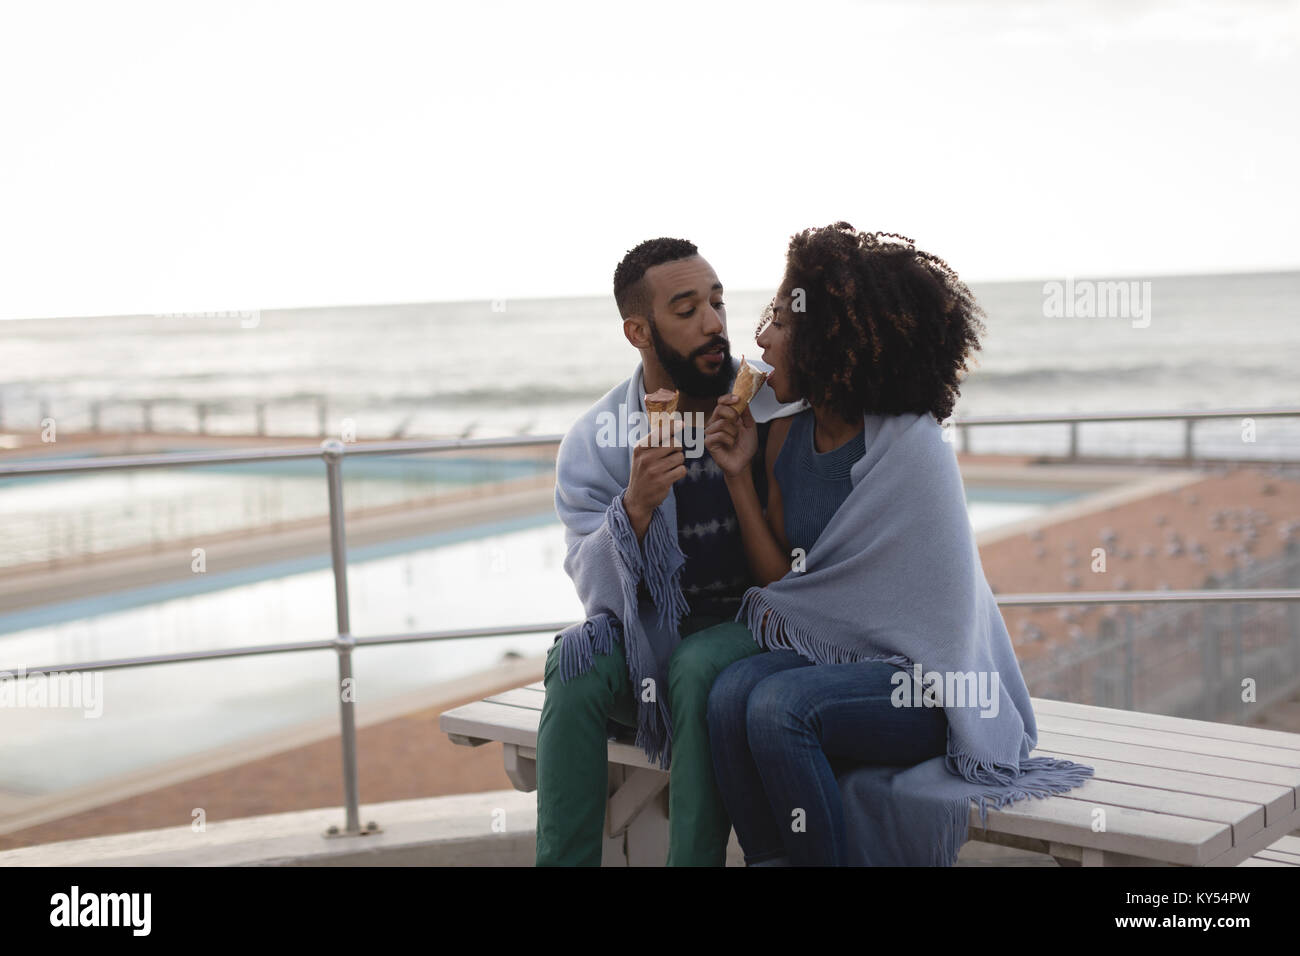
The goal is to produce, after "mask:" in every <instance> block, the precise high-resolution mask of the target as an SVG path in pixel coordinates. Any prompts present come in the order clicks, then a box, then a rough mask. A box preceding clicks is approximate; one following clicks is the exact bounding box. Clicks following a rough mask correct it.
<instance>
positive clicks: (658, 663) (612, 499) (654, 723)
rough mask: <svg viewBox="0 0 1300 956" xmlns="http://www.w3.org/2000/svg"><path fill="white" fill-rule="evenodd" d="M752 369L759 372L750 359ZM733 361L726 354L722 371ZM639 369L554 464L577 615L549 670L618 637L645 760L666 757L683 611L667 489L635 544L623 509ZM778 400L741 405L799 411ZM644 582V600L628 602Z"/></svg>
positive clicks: (571, 672)
mask: <svg viewBox="0 0 1300 956" xmlns="http://www.w3.org/2000/svg"><path fill="white" fill-rule="evenodd" d="M754 364H755V365H756V366H758V367H760V368H767V366H763V364H762V363H761V362H755V363H754ZM739 367H740V360H739V359H737V358H735V357H733V358H732V368H733V369H738V368H739ZM642 378H643V375H642V366H641V364H640V363H638V364H637V367H636V371H635V372H633V373H632V376H631V378H629V379H627V380H626V381H624V382H622V383H620V384H619V385H616V386H614V388H612V389H610V390H609V391H608V392H607V393H606V394H605V395H604V397H602V398H601V399H600V400H599V401H598V402H596V404H595V405H593V406H592V407H591V408H590V409H588V410H587V411H586V412H585V413H584V414H583V415H582V417H581V418H579V419H578V420H577V421H576V422H575V423H574V424H573V426H572V427H571V428H570V429H569V431H568V432H567V433H566V434H565V436H564V439H563V440H562V441H561V442H560V449H559V452H558V453H557V456H556V461H555V510H556V513H557V514H558V515H559V517H560V521H561V522H563V524H564V541H565V546H566V549H567V554H566V556H565V559H564V570H565V572H567V573H568V575H569V577H570V578H572V579H573V583H574V586H575V587H576V588H577V590H578V598H579V600H581V601H582V607H583V610H584V611H585V613H586V615H587V619H586V620H585V621H582V622H580V623H578V624H574V625H572V626H571V627H568V628H566V629H565V630H563V631H561V632H560V633H559V634H558V635H557V636H556V640H557V641H559V642H562V646H561V648H560V664H559V676H560V680H562V681H568V680H570V679H572V678H573V677H575V676H577V675H578V674H583V673H586V672H587V670H588V669H590V667H591V660H592V654H593V653H596V654H608V653H610V652H611V651H612V650H613V647H614V641H616V640H621V641H622V644H623V651H624V654H625V655H626V657H627V669H628V677H629V678H630V679H631V681H632V690H633V693H634V695H635V697H636V701H637V732H636V745H637V746H638V747H640V748H641V749H642V750H643V751H645V754H646V756H647V757H648V758H649V759H650V761H651V762H652V763H653V762H655V761H658V763H659V766H660V767H663V768H665V769H666V768H667V767H668V764H669V761H670V759H671V746H672V715H671V714H670V713H669V709H668V700H667V689H668V661H669V659H670V658H671V657H672V653H673V650H674V649H675V648H676V647H677V645H678V644H679V643H680V641H681V635H680V633H679V632H678V623H679V622H680V621H681V619H682V617H684V616H685V615H686V614H689V613H690V607H689V605H688V604H687V603H686V598H685V596H684V595H683V594H682V590H681V577H682V566H683V565H684V564H685V563H686V556H685V555H684V554H682V551H681V548H680V547H678V544H677V500H676V497H675V493H674V492H669V494H668V497H667V498H665V499H664V501H663V503H662V504H661V505H660V506H659V507H658V508H656V509H655V511H654V513H653V514H652V515H651V517H650V527H649V528H648V529H647V531H646V534H645V539H644V542H643V543H641V544H638V542H637V539H636V532H635V531H633V530H632V525H631V523H630V522H629V521H628V517H627V512H626V511H625V510H624V509H623V501H622V495H623V491H624V490H625V489H626V488H627V485H628V481H629V480H630V478H631V474H632V453H633V450H634V448H635V446H636V442H637V440H638V439H639V438H640V437H641V435H644V434H645V432H646V428H645V421H644V418H645V386H644V384H643V382H642ZM806 407H807V405H806V404H805V403H803V402H796V403H791V404H788V405H782V404H780V403H779V402H777V400H776V395H775V393H774V392H773V391H772V389H771V388H770V387H768V386H767V385H764V386H763V387H762V388H760V389H759V391H758V394H756V395H755V396H754V398H753V400H752V401H751V402H750V404H749V408H750V411H751V413H752V414H753V416H754V420H755V421H757V422H765V421H769V420H770V419H772V418H781V417H784V416H786V415H793V414H795V413H797V412H799V411H802V410H803V409H804V408H806ZM641 583H644V584H645V586H646V589H647V590H648V591H649V594H650V597H651V599H652V602H653V605H651V604H650V603H646V604H645V605H644V606H642V605H641V602H640V601H639V599H638V595H637V589H638V585H639V584H641Z"/></svg>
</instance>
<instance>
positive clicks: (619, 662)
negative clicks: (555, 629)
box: [542, 641, 627, 703]
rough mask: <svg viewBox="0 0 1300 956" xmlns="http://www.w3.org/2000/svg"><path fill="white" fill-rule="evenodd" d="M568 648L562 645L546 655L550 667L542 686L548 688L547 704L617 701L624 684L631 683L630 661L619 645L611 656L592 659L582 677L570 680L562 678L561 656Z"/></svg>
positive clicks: (575, 676)
mask: <svg viewBox="0 0 1300 956" xmlns="http://www.w3.org/2000/svg"><path fill="white" fill-rule="evenodd" d="M563 652H564V648H563V644H562V642H560V641H556V642H555V643H554V644H552V645H551V648H550V650H548V651H547V652H546V667H545V669H544V670H543V677H542V684H543V686H545V688H546V700H547V701H548V702H552V703H560V702H562V701H569V700H590V699H593V698H608V699H609V700H610V701H612V700H613V698H614V695H615V694H616V692H617V691H618V688H619V686H620V682H624V681H626V680H627V664H626V658H624V656H623V652H622V649H621V648H619V647H618V646H617V645H615V646H614V650H613V652H612V653H610V654H596V653H593V654H592V655H591V666H590V667H588V668H587V670H585V671H583V672H582V673H581V674H574V675H572V676H570V677H569V679H568V680H563V679H561V677H560V656H561V654H563Z"/></svg>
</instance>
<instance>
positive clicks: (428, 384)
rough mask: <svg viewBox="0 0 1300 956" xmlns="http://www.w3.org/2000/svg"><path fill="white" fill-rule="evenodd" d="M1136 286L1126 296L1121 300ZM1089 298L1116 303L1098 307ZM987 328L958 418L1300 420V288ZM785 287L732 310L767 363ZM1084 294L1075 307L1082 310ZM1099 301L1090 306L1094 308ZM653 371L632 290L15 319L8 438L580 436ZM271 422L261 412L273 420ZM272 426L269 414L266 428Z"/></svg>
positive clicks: (1270, 429)
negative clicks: (588, 415)
mask: <svg viewBox="0 0 1300 956" xmlns="http://www.w3.org/2000/svg"><path fill="white" fill-rule="evenodd" d="M1107 282H1111V283H1113V282H1123V283H1125V285H1126V290H1125V292H1126V293H1127V291H1128V289H1127V286H1131V287H1132V288H1131V291H1132V293H1133V296H1132V298H1131V299H1128V300H1127V301H1119V300H1117V298H1116V296H1115V295H1114V294H1113V291H1112V293H1111V294H1110V295H1109V296H1108V295H1107V293H1106V291H1105V288H1104V287H1103V284H1104V283H1107ZM1089 283H1092V284H1093V285H1094V286H1096V287H1097V289H1096V291H1097V294H1096V295H1095V296H1086V295H1085V294H1084V290H1085V289H1086V287H1087V286H1088V284H1089ZM971 288H972V291H973V292H974V293H975V296H976V298H977V300H978V301H979V303H980V304H981V306H982V308H983V309H984V312H985V316H986V317H985V319H984V322H985V325H986V327H987V332H986V333H985V334H984V336H983V338H982V341H981V346H982V347H981V350H980V351H979V352H977V353H975V361H976V362H977V363H978V364H977V365H976V366H975V367H974V368H973V369H972V371H971V373H970V375H969V376H968V377H967V379H966V380H965V382H964V383H963V386H962V391H961V397H960V400H959V402H958V405H957V408H956V411H955V417H956V418H957V419H958V420H960V419H963V418H969V417H972V416H981V415H1002V414H1021V415H1023V414H1050V413H1101V412H1114V411H1166V410H1188V409H1209V408H1229V409H1243V408H1244V409H1260V408H1267V407H1280V406H1289V407H1296V406H1298V405H1300V386H1298V385H1297V368H1300V272H1277V273H1260V274H1237V275H1193V276H1170V277H1149V278H1144V279H1112V278H1108V277H1097V278H1094V279H1089V278H1086V277H1072V278H1070V279H1068V280H1052V281H1034V282H1000V283H972V285H971ZM771 294H772V290H749V291H743V292H730V293H727V294H726V297H725V299H726V302H727V314H728V329H727V336H728V339H729V340H730V343H731V351H732V353H733V354H734V355H738V356H739V355H741V354H744V355H747V356H749V357H758V356H759V355H760V354H761V351H762V350H761V349H760V348H758V346H757V345H756V344H755V343H754V336H753V333H754V329H755V326H756V324H757V320H758V317H759V314H760V312H761V311H762V308H763V306H764V305H765V304H766V303H767V302H768V301H769V300H770V297H771ZM1063 296H1064V297H1065V299H1066V301H1065V303H1064V308H1063V307H1062V297H1063ZM1089 299H1091V300H1092V301H1091V304H1090V303H1089V301H1088V300H1089ZM638 359H639V356H638V354H637V352H636V350H635V349H634V348H633V347H632V346H631V345H630V344H629V343H628V342H627V340H626V339H625V338H624V336H623V333H622V323H621V320H620V319H619V316H618V313H617V311H616V309H615V306H614V300H613V296H612V295H602V296H584V297H574V298H552V299H509V300H492V301H489V300H483V301H467V302H428V303H412V304H398V305H369V306H346V307H320V308H297V309H271V310H264V311H257V310H251V309H245V308H239V309H235V308H231V309H226V310H217V311H212V312H207V313H192V314H191V313H186V314H169V315H133V316H113V317H96V318H66V319H32V320H15V321H7V322H0V431H4V430H6V429H10V430H18V429H35V428H37V427H39V426H40V424H41V423H42V422H48V421H49V420H51V419H52V420H53V421H54V422H55V423H56V425H57V427H58V428H59V429H60V430H62V432H63V433H64V434H67V433H69V432H74V431H84V430H86V429H88V428H91V427H92V426H93V425H94V424H95V423H96V422H97V423H98V426H99V427H100V428H101V429H104V430H108V431H134V430H139V429H141V428H143V427H144V422H145V421H146V412H145V407H146V403H147V405H148V418H147V420H148V421H149V422H150V424H151V426H152V428H154V429H155V430H160V431H194V430H197V429H198V428H199V427H200V426H199V420H200V409H199V406H200V405H203V406H204V408H203V409H202V427H203V428H204V429H205V430H207V431H209V432H211V433H218V434H231V435H236V434H248V433H252V432H254V431H255V430H256V429H257V428H258V427H259V421H260V427H261V428H263V429H264V430H265V432H266V433H268V434H272V435H284V436H303V435H310V436H315V435H319V434H322V433H324V434H330V435H337V434H339V433H340V432H341V431H342V430H344V429H348V428H350V429H351V430H352V434H354V435H355V437H356V439H357V440H361V441H364V440H370V439H385V438H391V437H408V438H415V437H452V436H470V437H487V436H502V435H518V434H534V435H545V434H562V433H563V432H564V431H565V430H566V429H567V428H568V427H569V426H570V425H571V424H572V422H573V421H574V420H575V419H576V418H577V416H578V415H580V414H581V413H582V411H583V410H585V409H586V408H587V407H589V406H590V405H591V403H592V402H594V401H595V400H596V399H598V398H599V397H600V396H601V395H603V394H604V393H605V392H606V391H607V390H608V389H610V388H611V387H613V386H614V385H616V384H618V383H619V382H621V381H623V380H624V379H626V378H627V377H628V376H629V375H630V374H631V372H632V371H633V369H634V368H635V367H636V364H637V361H638ZM259 406H260V409H259ZM259 416H260V417H259ZM1248 430H1249V429H1248V427H1247V426H1245V425H1243V423H1242V422H1241V421H1240V420H1234V421H1227V422H1223V423H1207V424H1203V425H1198V426H1197V449H1198V451H1199V452H1200V453H1205V454H1209V453H1212V452H1216V451H1217V452H1223V453H1225V454H1227V455H1229V456H1231V457H1269V456H1275V455H1284V456H1287V455H1288V450H1289V451H1290V452H1291V453H1294V452H1295V451H1297V450H1298V449H1300V443H1298V442H1297V441H1296V438H1297V435H1300V432H1297V422H1296V421H1286V420H1272V421H1268V420H1261V421H1258V422H1255V423H1253V432H1251V433H1250V435H1249V437H1244V435H1245V433H1246V432H1247V431H1248ZM968 431H969V434H970V437H971V442H972V444H971V448H972V449H973V450H976V451H980V450H983V451H990V452H992V451H1009V452H1010V451H1029V452H1032V451H1041V452H1048V453H1050V452H1053V451H1060V450H1062V449H1063V448H1064V447H1065V444H1066V442H1067V441H1068V433H1067V430H1066V429H1065V428H1064V427H1063V426H1032V427H1031V426H1020V425H1016V426H999V427H997V428H983V429H978V430H976V429H970V430H968ZM1080 441H1081V450H1082V451H1084V452H1085V453H1087V452H1090V451H1100V452H1104V451H1106V450H1108V449H1112V448H1115V447H1116V446H1120V447H1122V448H1124V449H1129V450H1132V451H1135V452H1137V453H1151V454H1162V453H1166V452H1168V453H1176V452H1178V451H1180V450H1181V447H1182V446H1181V442H1182V431H1181V426H1179V425H1178V424H1176V423H1174V424H1165V423H1162V424H1149V425H1144V426H1132V425H1105V426H1103V425H1095V426H1086V427H1085V428H1083V429H1082V430H1081V433H1080Z"/></svg>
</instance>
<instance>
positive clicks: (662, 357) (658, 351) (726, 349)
mask: <svg viewBox="0 0 1300 956" xmlns="http://www.w3.org/2000/svg"><path fill="white" fill-rule="evenodd" d="M650 340H651V341H652V342H653V343H654V349H655V356H656V357H657V358H658V359H659V364H660V365H662V366H663V367H664V371H665V372H667V373H668V377H669V378H671V379H672V380H673V384H674V385H676V386H677V388H678V389H679V390H680V391H682V392H684V393H686V394H687V395H690V396H692V397H694V398H717V397H718V396H720V395H726V394H727V393H728V392H730V391H731V382H732V380H733V379H734V378H735V372H734V371H733V369H732V368H731V346H730V344H729V343H728V342H727V341H726V340H725V339H723V340H721V341H719V340H717V339H715V340H714V341H712V342H710V343H709V344H708V345H705V346H703V347H702V348H700V349H699V350H698V351H696V352H695V353H694V354H693V355H689V356H687V355H683V354H682V353H681V352H678V351H675V350H674V349H671V348H669V347H668V344H667V343H666V342H664V340H663V339H661V338H660V337H659V330H658V329H656V328H655V320H654V316H651V317H650ZM718 345H721V346H722V364H721V365H720V366H719V367H718V370H717V371H716V372H714V373H712V374H709V373H706V372H701V371H700V370H699V367H698V366H697V365H696V364H695V360H696V358H697V357H698V356H700V355H703V354H704V353H705V352H707V351H708V350H709V349H712V348H715V347H717V346H718Z"/></svg>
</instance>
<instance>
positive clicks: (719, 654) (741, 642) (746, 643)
mask: <svg viewBox="0 0 1300 956" xmlns="http://www.w3.org/2000/svg"><path fill="white" fill-rule="evenodd" d="M759 650H760V648H759V646H758V645H757V644H755V643H754V639H753V637H752V635H751V634H750V633H749V628H748V627H746V626H745V625H744V624H741V623H740V622H739V621H725V622H723V623H722V624H715V625H714V626H713V627H709V628H705V629H704V630H702V631H696V632H695V633H694V634H692V635H691V636H690V637H688V638H685V639H684V640H683V641H682V642H681V643H680V644H678V645H677V649H676V650H674V651H673V655H672V657H671V658H670V659H669V661H668V683H669V686H670V687H672V686H681V687H683V688H686V687H689V686H702V687H703V689H704V690H705V691H706V692H707V691H708V688H709V687H711V686H712V685H713V681H714V678H716V677H717V676H718V675H719V674H721V673H722V672H723V671H724V670H726V669H727V668H728V667H729V666H730V665H731V664H733V663H734V662H736V661H738V660H740V659H741V658H743V657H749V656H750V655H752V654H756V653H758V651H759Z"/></svg>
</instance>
